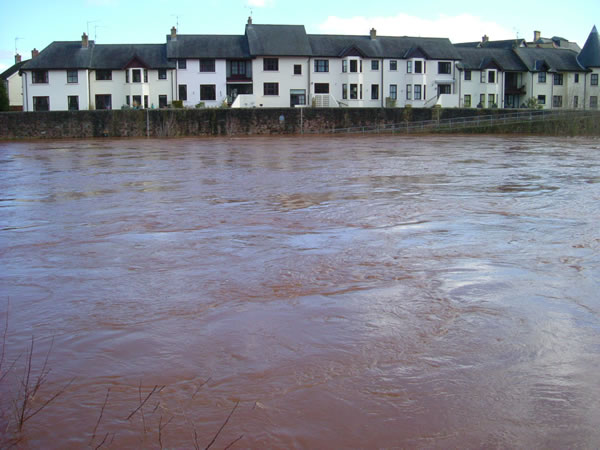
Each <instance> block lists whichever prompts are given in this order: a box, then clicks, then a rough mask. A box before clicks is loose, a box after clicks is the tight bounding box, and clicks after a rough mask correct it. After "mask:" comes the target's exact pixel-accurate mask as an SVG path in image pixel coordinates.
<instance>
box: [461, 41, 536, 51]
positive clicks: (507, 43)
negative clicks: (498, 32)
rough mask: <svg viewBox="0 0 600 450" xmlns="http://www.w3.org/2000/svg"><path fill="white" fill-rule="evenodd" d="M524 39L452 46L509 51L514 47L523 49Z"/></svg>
mask: <svg viewBox="0 0 600 450" xmlns="http://www.w3.org/2000/svg"><path fill="white" fill-rule="evenodd" d="M524 44H525V39H505V40H500V41H485V42H482V41H477V42H461V43H459V44H454V46H455V47H467V48H468V47H477V48H503V49H511V48H516V47H523V46H524Z"/></svg>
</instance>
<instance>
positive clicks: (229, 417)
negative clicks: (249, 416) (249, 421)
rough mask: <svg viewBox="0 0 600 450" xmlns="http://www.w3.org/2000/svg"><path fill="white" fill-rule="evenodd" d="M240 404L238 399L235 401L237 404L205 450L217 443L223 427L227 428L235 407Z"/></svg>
mask: <svg viewBox="0 0 600 450" xmlns="http://www.w3.org/2000/svg"><path fill="white" fill-rule="evenodd" d="M239 404H240V402H239V400H238V401H237V402H236V403H235V406H234V407H233V409H232V410H231V412H230V413H229V415H228V416H227V419H225V422H223V425H221V428H219V431H217V434H215V437H214V438H213V439H212V441H210V443H209V444H208V445H207V446H206V448H205V449H204V450H208V449H209V448H210V447H211V446H212V445H213V444H214V443H215V441H216V440H217V438H218V437H219V434H221V431H223V428H225V426H226V425H227V422H229V419H231V416H232V415H233V413H234V412H235V409H236V408H237V407H238V405H239Z"/></svg>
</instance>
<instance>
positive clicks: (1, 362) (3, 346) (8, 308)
mask: <svg viewBox="0 0 600 450" xmlns="http://www.w3.org/2000/svg"><path fill="white" fill-rule="evenodd" d="M9 310H10V297H8V299H7V301H6V321H5V323H4V331H3V332H2V349H1V351H2V353H0V375H2V364H3V363H4V354H5V349H6V335H7V333H8V312H9ZM2 378H4V375H2ZM2 378H0V380H1V379H2Z"/></svg>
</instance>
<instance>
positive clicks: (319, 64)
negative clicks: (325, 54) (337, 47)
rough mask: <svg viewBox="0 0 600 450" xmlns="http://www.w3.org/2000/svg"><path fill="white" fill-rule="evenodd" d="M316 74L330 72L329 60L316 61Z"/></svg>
mask: <svg viewBox="0 0 600 450" xmlns="http://www.w3.org/2000/svg"><path fill="white" fill-rule="evenodd" d="M315 72H329V60H328V59H315Z"/></svg>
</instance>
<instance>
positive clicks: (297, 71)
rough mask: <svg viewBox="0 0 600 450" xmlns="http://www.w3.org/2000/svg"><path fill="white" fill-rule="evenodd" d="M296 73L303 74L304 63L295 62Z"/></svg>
mask: <svg viewBox="0 0 600 450" xmlns="http://www.w3.org/2000/svg"><path fill="white" fill-rule="evenodd" d="M294 75H302V64H294Z"/></svg>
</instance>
